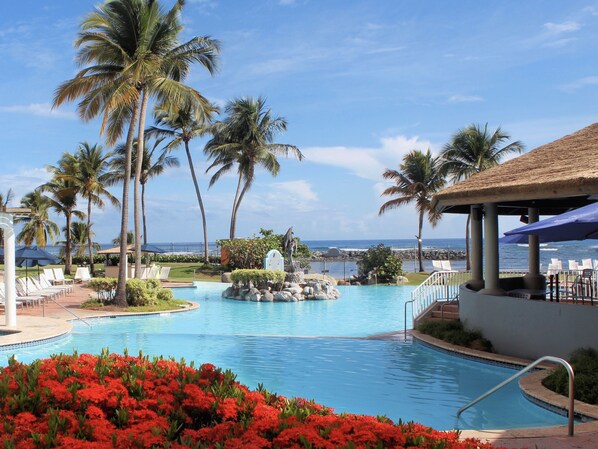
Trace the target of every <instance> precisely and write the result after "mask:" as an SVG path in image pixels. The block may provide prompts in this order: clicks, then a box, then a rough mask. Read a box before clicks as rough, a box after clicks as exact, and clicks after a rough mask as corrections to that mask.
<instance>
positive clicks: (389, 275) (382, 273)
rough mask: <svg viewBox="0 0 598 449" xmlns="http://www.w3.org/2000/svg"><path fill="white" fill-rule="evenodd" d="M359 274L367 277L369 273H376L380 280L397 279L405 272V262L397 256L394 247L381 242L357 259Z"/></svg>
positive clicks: (392, 280)
mask: <svg viewBox="0 0 598 449" xmlns="http://www.w3.org/2000/svg"><path fill="white" fill-rule="evenodd" d="M357 267H358V268H359V276H360V277H367V276H368V274H369V273H373V274H376V276H377V277H378V282H392V283H394V282H395V281H396V277H397V276H401V275H402V274H403V262H402V261H401V259H398V258H396V257H395V256H394V255H393V253H392V249H391V248H390V247H388V246H384V245H383V244H382V243H380V244H379V245H378V246H372V247H371V248H369V249H368V250H367V251H366V252H365V253H364V254H363V256H361V258H360V259H359V260H358V261H357Z"/></svg>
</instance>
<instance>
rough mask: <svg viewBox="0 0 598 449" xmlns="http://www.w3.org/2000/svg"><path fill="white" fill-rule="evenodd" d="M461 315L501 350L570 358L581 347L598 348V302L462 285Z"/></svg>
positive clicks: (530, 356) (532, 356) (525, 355)
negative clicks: (483, 290) (562, 300)
mask: <svg viewBox="0 0 598 449" xmlns="http://www.w3.org/2000/svg"><path fill="white" fill-rule="evenodd" d="M595 304H596V303H595ZM459 315H460V317H461V321H462V322H463V324H464V325H465V327H466V328H467V329H478V330H480V331H482V334H483V335H484V337H486V338H487V339H489V340H490V341H491V342H492V344H493V346H494V348H495V351H496V352H498V353H501V354H507V355H512V356H516V357H523V358H527V359H537V358H539V357H542V356H545V355H552V356H556V357H562V358H565V359H568V358H569V355H570V354H571V351H573V350H574V349H577V348H580V347H593V348H595V349H597V350H598V304H596V305H594V307H590V306H588V305H585V306H584V305H581V304H580V305H577V304H562V303H557V302H549V301H533V300H529V299H520V298H511V297H508V296H491V295H480V294H478V293H476V292H474V291H471V290H469V289H467V288H465V287H464V286H461V288H460V294H459Z"/></svg>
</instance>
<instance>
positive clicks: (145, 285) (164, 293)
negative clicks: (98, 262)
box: [87, 277, 174, 307]
mask: <svg viewBox="0 0 598 449" xmlns="http://www.w3.org/2000/svg"><path fill="white" fill-rule="evenodd" d="M116 282H117V280H116V278H104V277H98V278H93V279H91V280H90V281H89V283H88V284H87V285H88V287H89V288H91V289H92V290H93V291H95V292H96V293H97V295H98V300H99V301H100V302H101V303H102V304H111V303H112V302H113V300H114V295H115V294H116ZM126 297H127V304H128V305H129V306H134V307H138V306H148V305H153V304H156V302H157V301H169V300H171V299H173V298H174V295H173V294H172V291H171V290H170V289H167V288H164V287H162V285H161V284H160V281H159V280H157V279H148V280H142V279H129V280H127V296H126Z"/></svg>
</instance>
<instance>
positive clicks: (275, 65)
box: [249, 58, 299, 75]
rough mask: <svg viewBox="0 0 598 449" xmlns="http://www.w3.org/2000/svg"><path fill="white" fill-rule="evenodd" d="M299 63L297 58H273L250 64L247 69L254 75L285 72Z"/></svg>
mask: <svg viewBox="0 0 598 449" xmlns="http://www.w3.org/2000/svg"><path fill="white" fill-rule="evenodd" d="M298 64H299V59H298V58H275V59H269V60H267V61H263V62H258V63H255V64H251V65H250V66H249V70H250V71H251V72H253V73H254V74H256V75H269V74H271V73H281V72H287V71H289V70H292V69H294V68H295V67H297V65H298Z"/></svg>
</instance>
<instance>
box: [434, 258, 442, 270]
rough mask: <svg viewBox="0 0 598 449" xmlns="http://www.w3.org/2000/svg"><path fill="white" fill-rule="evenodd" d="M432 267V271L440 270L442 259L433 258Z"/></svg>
mask: <svg viewBox="0 0 598 449" xmlns="http://www.w3.org/2000/svg"><path fill="white" fill-rule="evenodd" d="M432 267H434V271H442V270H443V268H442V261H441V260H433V261H432Z"/></svg>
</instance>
